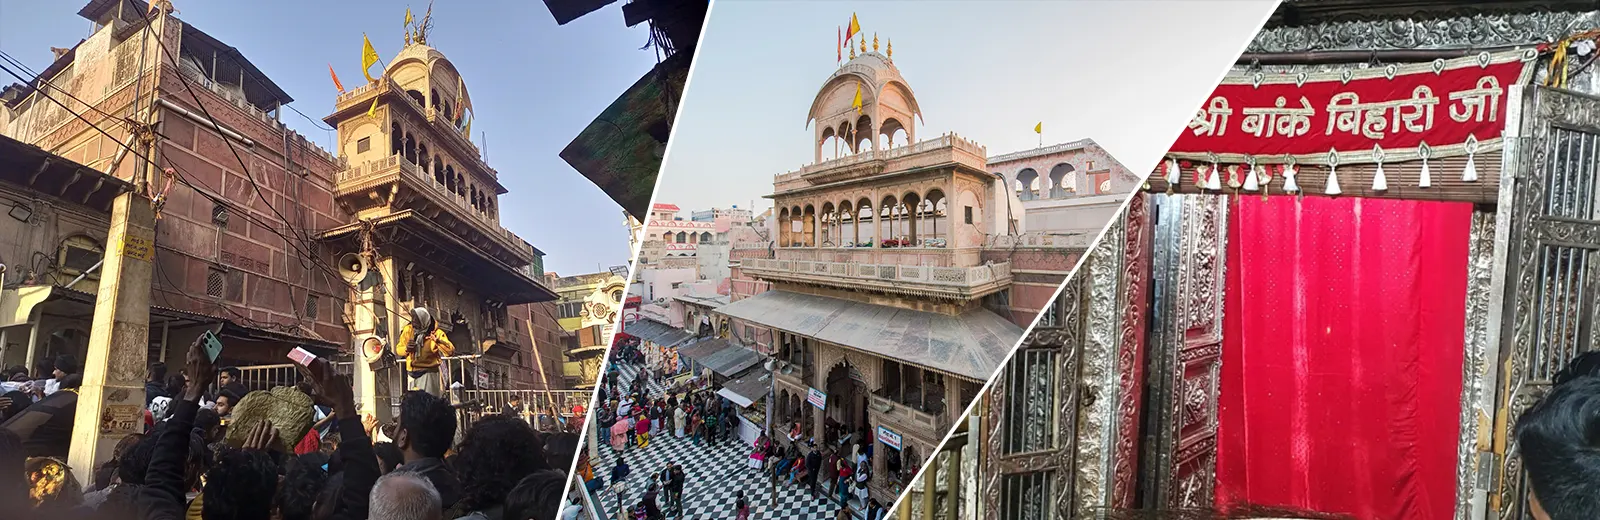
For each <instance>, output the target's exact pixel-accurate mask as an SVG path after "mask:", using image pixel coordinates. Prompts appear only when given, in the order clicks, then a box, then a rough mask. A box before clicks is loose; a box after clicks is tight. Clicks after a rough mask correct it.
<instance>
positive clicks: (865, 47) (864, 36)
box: [861, 34, 867, 52]
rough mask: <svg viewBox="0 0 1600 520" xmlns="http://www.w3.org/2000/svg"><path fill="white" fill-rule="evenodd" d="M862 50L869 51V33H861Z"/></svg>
mask: <svg viewBox="0 0 1600 520" xmlns="http://www.w3.org/2000/svg"><path fill="white" fill-rule="evenodd" d="M861 52H867V35H865V34H863V35H861Z"/></svg>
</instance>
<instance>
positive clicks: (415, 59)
mask: <svg viewBox="0 0 1600 520" xmlns="http://www.w3.org/2000/svg"><path fill="white" fill-rule="evenodd" d="M383 74H384V75H385V76H388V77H389V79H390V80H393V81H394V82H395V84H397V85H399V86H400V88H402V89H405V91H406V93H407V94H410V95H411V99H412V100H415V101H416V102H417V104H418V105H421V106H423V107H424V108H428V109H432V110H433V111H434V112H435V113H437V114H439V115H441V116H443V117H444V118H446V119H447V120H449V121H454V122H456V125H457V127H460V126H462V125H465V124H466V114H467V112H470V111H471V109H472V97H471V96H469V95H468V94H467V86H466V82H464V81H462V79H461V74H460V73H459V72H457V71H456V67H455V65H453V64H451V63H450V60H449V59H448V58H445V56H444V53H441V52H439V51H438V50H437V49H434V48H433V47H429V46H428V45H426V44H421V43H412V44H410V45H406V47H405V48H404V49H401V50H400V53H399V54H398V55H396V56H395V57H394V59H393V60H391V61H390V62H389V65H388V67H387V68H385V69H384V73H383Z"/></svg>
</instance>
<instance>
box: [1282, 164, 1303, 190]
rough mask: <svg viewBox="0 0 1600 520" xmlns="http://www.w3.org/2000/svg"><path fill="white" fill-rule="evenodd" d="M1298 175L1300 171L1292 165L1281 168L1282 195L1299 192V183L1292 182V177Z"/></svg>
mask: <svg viewBox="0 0 1600 520" xmlns="http://www.w3.org/2000/svg"><path fill="white" fill-rule="evenodd" d="M1299 174H1300V169H1299V168H1298V167H1296V166H1295V165H1294V163H1289V164H1287V165H1284V166H1283V191H1284V193H1295V192H1298V191H1300V183H1298V182H1295V180H1294V176H1296V175H1299Z"/></svg>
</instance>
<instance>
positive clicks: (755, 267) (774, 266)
mask: <svg viewBox="0 0 1600 520" xmlns="http://www.w3.org/2000/svg"><path fill="white" fill-rule="evenodd" d="M741 266H742V267H743V268H744V269H745V270H746V271H749V272H754V271H765V272H771V273H788V274H796V275H815V276H827V277H836V278H856V279H873V280H884V281H895V282H916V283H921V284H928V285H944V286H954V287H972V286H977V285H983V284H986V283H990V282H994V281H999V280H1007V279H1010V278H1011V263H1010V262H1000V263H994V264H987V265H979V266H973V267H929V266H917V265H893V264H858V263H849V262H816V261H806V260H772V259H759V258H751V259H746V260H744V261H743V262H742V264H741Z"/></svg>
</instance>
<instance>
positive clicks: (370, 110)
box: [367, 96, 378, 118]
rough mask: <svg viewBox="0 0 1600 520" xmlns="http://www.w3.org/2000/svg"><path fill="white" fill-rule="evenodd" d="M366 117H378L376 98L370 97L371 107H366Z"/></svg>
mask: <svg viewBox="0 0 1600 520" xmlns="http://www.w3.org/2000/svg"><path fill="white" fill-rule="evenodd" d="M367 117H373V118H376V117H378V96H372V106H370V107H367Z"/></svg>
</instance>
